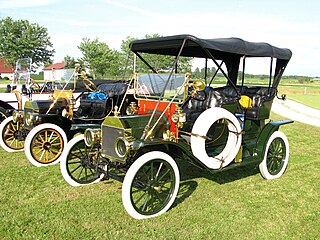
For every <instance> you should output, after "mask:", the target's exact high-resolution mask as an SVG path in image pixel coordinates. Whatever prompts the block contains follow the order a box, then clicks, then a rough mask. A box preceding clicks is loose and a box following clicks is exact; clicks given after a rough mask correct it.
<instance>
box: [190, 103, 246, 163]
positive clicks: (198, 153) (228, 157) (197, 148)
mask: <svg viewBox="0 0 320 240" xmlns="http://www.w3.org/2000/svg"><path fill="white" fill-rule="evenodd" d="M220 119H225V120H227V127H228V130H229V134H228V141H227V143H226V145H225V147H224V149H223V150H222V151H221V152H220V153H219V154H218V155H216V156H208V154H207V152H206V146H205V141H206V139H205V138H203V137H201V136H207V133H208V131H209V129H210V127H211V126H212V125H213V124H214V123H215V122H217V121H218V120H220ZM241 131H242V129H241V126H240V123H239V121H238V119H237V118H236V117H235V116H234V115H233V114H232V113H231V112H229V111H228V110H226V109H223V108H216V107H214V108H209V109H207V110H205V111H204V112H203V113H201V114H200V116H199V117H198V118H197V120H196V121H195V123H194V125H193V128H192V136H191V150H192V153H193V155H194V156H195V157H197V158H198V159H199V160H200V161H201V162H202V163H203V164H205V165H206V166H207V167H208V168H210V169H219V168H221V167H225V166H227V165H228V164H229V163H231V162H232V161H233V159H234V158H235V157H236V155H237V153H238V151H239V149H240V146H241V141H242V135H241V134H238V133H241Z"/></svg>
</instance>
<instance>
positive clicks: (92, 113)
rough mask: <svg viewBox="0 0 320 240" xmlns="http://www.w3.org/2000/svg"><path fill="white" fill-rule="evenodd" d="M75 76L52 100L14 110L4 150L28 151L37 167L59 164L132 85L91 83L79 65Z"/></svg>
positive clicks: (3, 127) (0, 131)
mask: <svg viewBox="0 0 320 240" xmlns="http://www.w3.org/2000/svg"><path fill="white" fill-rule="evenodd" d="M74 73H75V74H74V79H73V81H71V82H70V81H68V82H66V83H65V84H64V86H63V88H62V89H61V90H55V91H54V93H53V94H52V96H51V98H50V99H46V100H34V101H32V100H31V101H27V102H26V103H25V106H24V110H15V111H13V114H12V117H9V118H8V119H6V120H5V121H4V122H3V123H1V124H0V145H1V146H2V148H3V149H5V150H6V151H8V152H15V151H21V150H23V149H24V151H25V154H26V157H27V159H28V160H29V161H30V162H31V163H32V164H33V165H35V166H47V165H52V164H56V163H58V162H59V160H60V156H61V153H62V151H63V148H64V146H65V144H66V143H67V141H68V139H71V138H72V137H73V135H75V134H77V133H79V132H80V133H81V132H82V133H83V131H84V130H85V128H87V127H100V124H101V122H102V120H103V119H104V117H105V116H106V115H107V114H112V113H111V109H113V107H114V106H115V105H116V104H117V103H118V102H119V101H120V100H121V99H122V97H123V95H124V94H125V92H126V90H127V87H128V84H127V83H125V82H124V81H121V80H117V81H114V80H90V79H89V78H88V77H87V75H86V74H85V73H84V72H83V71H81V69H80V67H79V66H76V68H75V71H74ZM95 83H96V84H99V85H98V86H96V85H95ZM70 88H71V89H72V90H70ZM81 88H82V90H81V92H80V91H79V89H81Z"/></svg>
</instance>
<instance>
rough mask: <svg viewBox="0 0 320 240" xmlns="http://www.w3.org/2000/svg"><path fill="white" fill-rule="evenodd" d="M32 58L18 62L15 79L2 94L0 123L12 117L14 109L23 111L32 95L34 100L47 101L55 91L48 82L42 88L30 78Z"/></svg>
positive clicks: (0, 97)
mask: <svg viewBox="0 0 320 240" xmlns="http://www.w3.org/2000/svg"><path fill="white" fill-rule="evenodd" d="M31 68H32V59H31V58H21V59H18V60H17V62H16V66H15V70H14V77H13V79H12V81H11V83H10V84H8V85H7V89H6V91H5V92H4V93H0V122H2V121H3V120H4V119H5V118H7V117H9V116H11V113H12V111H13V110H14V109H22V108H23V106H24V103H25V102H26V101H28V100H29V99H30V97H31V95H32V97H33V99H46V98H48V96H49V94H50V93H52V92H53V89H49V88H48V84H49V83H47V82H45V84H43V85H42V86H40V85H39V83H37V82H36V81H35V80H33V79H32V78H31V77H30V73H31Z"/></svg>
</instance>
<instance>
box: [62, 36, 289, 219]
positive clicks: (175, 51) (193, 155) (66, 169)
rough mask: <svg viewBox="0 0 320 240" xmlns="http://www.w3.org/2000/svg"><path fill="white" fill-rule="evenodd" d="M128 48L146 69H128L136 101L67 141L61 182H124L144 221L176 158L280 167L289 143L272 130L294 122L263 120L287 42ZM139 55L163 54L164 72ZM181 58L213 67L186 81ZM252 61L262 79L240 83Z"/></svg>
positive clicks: (169, 190) (162, 205) (210, 166)
mask: <svg viewBox="0 0 320 240" xmlns="http://www.w3.org/2000/svg"><path fill="white" fill-rule="evenodd" d="M130 49H131V50H132V51H133V52H134V53H135V54H136V55H137V56H138V57H139V59H141V60H142V62H144V63H146V64H147V65H148V66H149V67H150V69H151V70H152V72H153V73H151V72H148V73H146V74H137V75H136V76H135V78H134V81H135V82H134V87H135V98H136V99H137V104H136V103H133V104H128V105H127V106H124V105H122V106H120V108H121V107H122V108H125V107H127V109H126V111H125V112H126V113H127V115H122V114H114V115H113V116H107V117H106V118H105V119H104V121H103V122H102V125H101V128H88V129H87V130H86V131H85V132H84V134H83V135H78V136H76V137H75V138H73V139H72V140H71V141H70V142H69V143H68V144H67V146H66V149H65V151H64V153H63V156H62V159H61V162H60V165H61V172H62V175H63V177H64V179H65V180H66V181H67V182H68V183H69V184H71V185H73V186H79V185H84V184H90V183H95V182H98V181H100V180H101V179H102V178H103V177H104V178H109V177H110V178H114V179H117V180H120V181H123V185H122V201H123V205H124V208H125V209H126V211H127V212H128V213H129V215H131V216H132V217H133V218H136V219H143V218H150V217H155V216H158V215H160V214H163V213H164V212H166V211H167V210H168V209H169V208H170V207H171V205H172V204H173V202H174V201H175V198H176V196H177V193H178V189H179V183H180V172H179V164H181V163H183V161H189V162H191V163H192V164H193V165H194V166H195V167H199V168H201V169H203V170H208V171H210V172H212V173H214V172H217V171H222V170H227V169H230V168H234V167H237V166H243V165H245V164H252V163H257V164H259V169H260V172H261V175H262V176H263V177H264V178H265V179H274V178H278V177H280V176H281V175H282V174H283V173H284V172H285V170H286V168H287V165H288V160H289V143H288V139H287V137H286V136H285V134H284V133H283V132H281V131H279V128H280V126H282V125H284V124H288V123H292V122H293V121H291V120H282V121H270V119H269V117H270V111H271V106H272V102H273V99H274V98H275V97H277V87H278V84H279V82H280V80H281V77H282V74H283V72H284V70H285V68H286V66H287V64H288V62H289V60H290V58H291V55H292V53H291V51H290V50H289V49H286V48H277V47H274V46H272V45H270V44H267V43H255V42H248V41H244V40H242V39H239V38H219V39H200V38H197V37H194V36H191V35H177V36H168V37H159V38H152V39H142V40H135V41H133V42H131V44H130ZM147 54H157V55H166V56H169V57H171V58H172V69H171V70H170V71H168V70H167V69H164V70H163V71H162V73H159V72H157V71H156V70H155V68H154V67H153V63H150V62H147V61H146V59H151V60H152V58H147V57H146V55H147ZM182 57H193V58H200V59H204V60H205V62H207V59H210V60H211V61H212V63H213V64H214V65H215V67H216V72H215V73H214V74H212V76H210V79H206V81H202V80H197V79H193V80H192V78H191V76H190V74H189V73H188V72H187V71H181V72H180V73H178V67H177V66H179V60H180V58H182ZM261 58H262V59H267V60H268V61H267V63H268V73H269V74H270V76H269V79H268V81H267V82H266V83H265V84H264V85H250V84H245V83H246V75H245V73H246V66H247V64H248V62H250V60H254V61H256V60H257V59H261ZM206 66H207V65H206ZM221 79H223V80H225V83H224V84H223V85H221ZM216 80H217V81H216ZM216 82H218V83H219V84H216ZM282 99H284V98H282ZM128 113H129V114H128ZM224 173H225V174H228V172H227V171H224Z"/></svg>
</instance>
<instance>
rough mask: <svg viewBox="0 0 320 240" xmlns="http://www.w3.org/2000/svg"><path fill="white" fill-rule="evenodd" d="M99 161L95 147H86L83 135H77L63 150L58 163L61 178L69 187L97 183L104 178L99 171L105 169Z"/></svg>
mask: <svg viewBox="0 0 320 240" xmlns="http://www.w3.org/2000/svg"><path fill="white" fill-rule="evenodd" d="M100 161H101V159H99V157H98V149H97V147H91V148H89V147H87V146H86V144H85V143H84V135H83V134H81V135H78V136H76V137H74V138H73V139H72V140H71V141H70V142H69V143H68V144H67V145H66V148H65V150H64V153H63V156H62V159H61V162H60V169H61V173H62V176H63V178H64V179H65V180H66V181H67V182H68V183H69V184H70V185H71V186H81V185H86V184H92V183H97V182H99V181H101V179H102V178H103V177H104V176H105V174H104V173H101V169H102V168H104V169H106V166H104V165H105V164H103V163H102V162H100Z"/></svg>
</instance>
